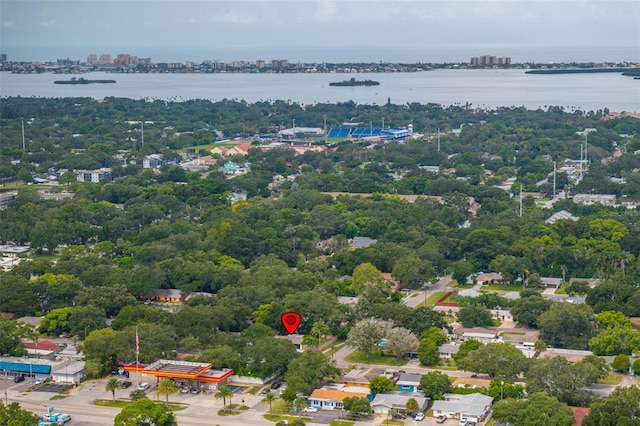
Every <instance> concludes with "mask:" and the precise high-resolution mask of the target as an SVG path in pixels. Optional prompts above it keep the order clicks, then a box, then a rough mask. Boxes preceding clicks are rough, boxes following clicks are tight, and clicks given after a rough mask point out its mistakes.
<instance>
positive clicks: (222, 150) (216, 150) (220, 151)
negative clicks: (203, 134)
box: [211, 146, 228, 157]
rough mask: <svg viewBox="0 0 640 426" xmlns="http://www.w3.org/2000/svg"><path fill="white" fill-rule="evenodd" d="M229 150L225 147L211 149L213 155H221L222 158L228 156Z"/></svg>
mask: <svg viewBox="0 0 640 426" xmlns="http://www.w3.org/2000/svg"><path fill="white" fill-rule="evenodd" d="M227 151H228V149H227V148H225V147H224V146H216V147H213V148H211V155H219V156H220V157H225V156H226V155H227Z"/></svg>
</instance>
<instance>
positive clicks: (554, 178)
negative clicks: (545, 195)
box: [551, 161, 556, 200]
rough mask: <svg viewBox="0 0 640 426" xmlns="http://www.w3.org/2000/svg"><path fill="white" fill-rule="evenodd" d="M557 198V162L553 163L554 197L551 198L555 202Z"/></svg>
mask: <svg viewBox="0 0 640 426" xmlns="http://www.w3.org/2000/svg"><path fill="white" fill-rule="evenodd" d="M555 198H556V162H555V161H554V162H553V197H552V198H551V199H552V200H554V199H555Z"/></svg>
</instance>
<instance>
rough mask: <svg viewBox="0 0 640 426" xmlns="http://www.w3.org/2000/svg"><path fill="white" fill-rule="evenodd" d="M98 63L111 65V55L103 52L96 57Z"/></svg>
mask: <svg viewBox="0 0 640 426" xmlns="http://www.w3.org/2000/svg"><path fill="white" fill-rule="evenodd" d="M98 63H99V64H100V65H111V63H112V61H111V55H110V54H108V53H103V54H102V55H100V58H99V59H98Z"/></svg>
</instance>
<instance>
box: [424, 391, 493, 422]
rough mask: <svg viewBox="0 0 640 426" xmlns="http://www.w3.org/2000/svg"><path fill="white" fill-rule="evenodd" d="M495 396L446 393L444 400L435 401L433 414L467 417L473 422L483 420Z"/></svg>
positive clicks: (458, 417)
mask: <svg viewBox="0 0 640 426" xmlns="http://www.w3.org/2000/svg"><path fill="white" fill-rule="evenodd" d="M492 405H493V398H491V397H490V396H487V395H483V394H481V393H472V394H468V395H459V394H453V393H446V394H444V401H435V402H434V403H433V407H431V408H432V409H433V416H434V417H438V416H446V417H447V418H449V419H462V418H463V417H466V418H467V419H469V420H470V421H472V422H476V423H478V422H481V421H483V420H484V419H486V418H487V416H488V415H489V411H491V406H492Z"/></svg>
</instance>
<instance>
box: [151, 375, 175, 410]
mask: <svg viewBox="0 0 640 426" xmlns="http://www.w3.org/2000/svg"><path fill="white" fill-rule="evenodd" d="M176 392H178V387H177V386H176V385H175V383H173V380H171V379H167V378H164V379H162V380H160V383H158V388H157V389H156V393H157V394H158V395H164V396H165V397H166V402H167V404H168V403H169V395H171V394H172V393H176Z"/></svg>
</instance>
